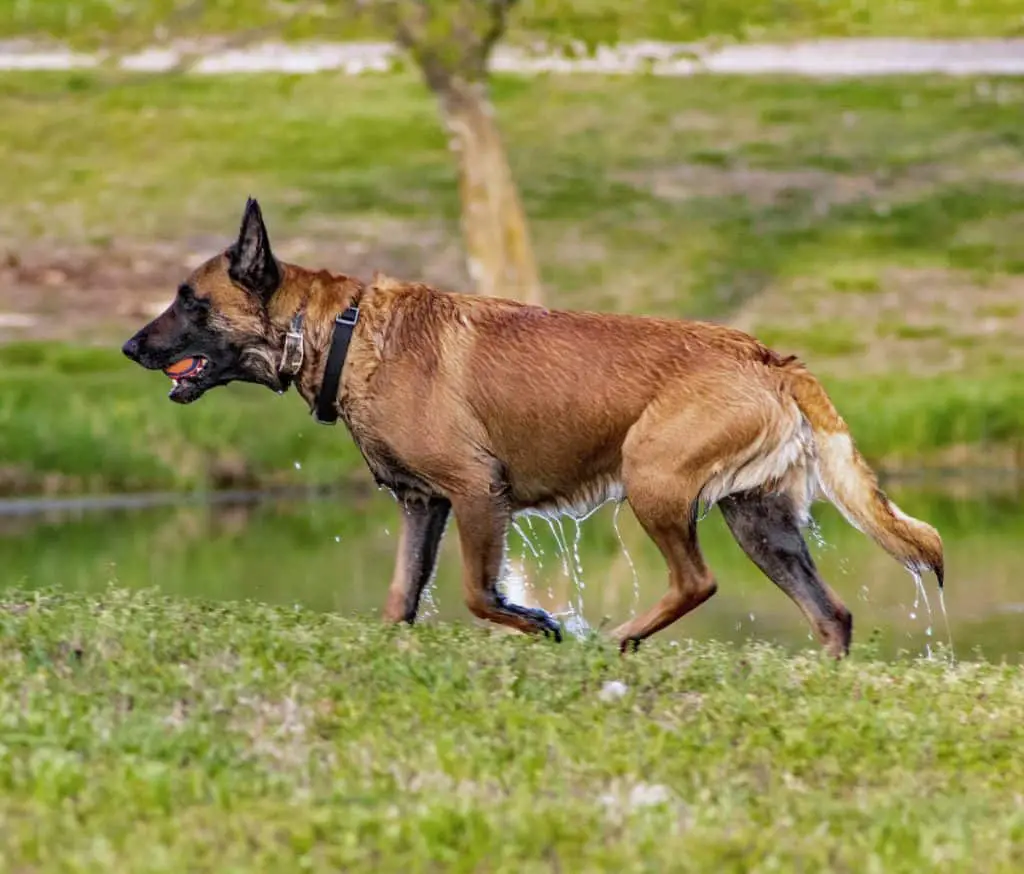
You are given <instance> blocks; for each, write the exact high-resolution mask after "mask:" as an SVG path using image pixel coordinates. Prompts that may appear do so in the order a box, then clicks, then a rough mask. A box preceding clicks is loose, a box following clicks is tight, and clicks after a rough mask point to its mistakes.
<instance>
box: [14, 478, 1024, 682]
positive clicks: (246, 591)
mask: <svg viewBox="0 0 1024 874" xmlns="http://www.w3.org/2000/svg"><path fill="white" fill-rule="evenodd" d="M886 488H887V491H888V492H889V494H890V495H891V496H892V497H893V498H894V499H895V500H896V501H897V502H898V503H899V504H900V505H901V507H902V508H903V509H904V510H906V512H908V513H911V514H912V515H915V516H918V517H919V518H922V519H926V520H928V521H930V522H931V523H932V524H934V525H936V527H938V528H939V531H940V532H941V534H942V536H943V539H944V541H945V546H946V562H947V571H946V592H945V607H946V611H947V612H948V620H949V622H948V632H947V625H946V622H945V620H944V617H943V614H942V609H941V605H940V602H939V598H938V593H937V590H936V585H935V580H934V578H933V577H932V578H926V579H925V581H924V584H925V587H926V594H927V596H928V600H927V603H926V602H925V600H924V598H922V597H920V595H919V594H918V591H917V589H916V587H915V584H914V581H913V579H912V577H911V576H910V575H909V574H908V573H907V572H906V571H905V570H904V569H903V568H902V567H901V566H900V565H899V564H897V563H896V562H895V561H893V560H892V559H891V558H890V557H889V556H888V555H886V554H885V553H884V552H882V550H881V549H880V548H878V547H877V546H875V545H874V543H872V542H871V541H869V540H868V539H867V538H866V537H864V536H863V535H861V534H860V533H859V532H857V531H855V530H854V529H852V528H851V527H849V526H848V525H847V524H846V523H845V522H844V521H843V520H842V519H841V518H840V517H839V515H838V514H837V513H836V512H835V511H834V510H833V509H832V508H831V507H830V506H828V505H826V504H823V503H820V504H816V505H815V509H814V514H815V517H816V520H817V523H818V531H817V536H813V535H812V536H809V541H810V543H811V549H812V552H813V554H814V556H815V559H816V561H817V562H818V565H819V568H820V569H821V571H822V575H823V576H824V578H825V579H826V580H828V581H829V583H830V584H831V585H832V586H833V587H834V588H835V589H836V591H837V592H839V594H840V595H841V597H842V598H843V599H844V601H845V602H846V604H847V606H848V607H849V608H850V609H851V610H852V611H853V614H854V646H855V647H857V646H858V645H860V646H864V645H865V644H866V643H868V642H869V641H870V642H871V643H872V645H874V646H876V647H877V648H878V651H879V653H880V654H881V655H884V656H886V657H892V656H896V655H898V654H900V653H901V652H903V653H908V654H911V655H918V654H927V653H928V652H929V651H931V652H932V653H940V652H941V648H942V646H943V645H947V644H948V642H949V639H950V638H951V639H952V643H953V652H954V653H955V656H956V657H957V658H958V659H961V660H965V659H987V660H995V661H1002V660H1005V661H1007V662H1013V663H1021V662H1024V580H1022V574H1021V571H1022V566H1024V561H1022V556H1021V553H1022V547H1024V484H1022V483H1021V482H1020V481H1019V480H1017V481H1016V482H1002V483H1000V484H999V488H995V487H989V486H987V485H985V484H981V485H978V484H977V483H973V482H967V483H966V484H965V483H963V482H957V483H954V484H953V485H952V486H950V485H949V484H948V483H941V484H935V483H922V482H906V481H904V482H902V483H895V484H894V483H888V484H887V486H886ZM122 503H123V502H119V501H117V500H113V501H111V502H109V504H110V505H109V506H102V505H101V506H99V507H93V508H90V507H88V502H86V503H85V504H83V505H82V506H80V507H77V508H76V507H72V508H70V509H69V508H67V507H63V508H62V507H61V506H60V505H59V504H53V505H51V506H49V508H47V509H45V510H44V511H42V512H37V511H36V510H37V508H35V507H31V506H26V505H24V504H17V503H14V504H7V505H5V506H3V507H0V563H2V566H3V568H4V569H5V574H4V584H6V585H9V586H19V587H30V588H32V587H60V588H63V589H66V590H77V591H101V590H103V589H104V588H105V587H106V586H107V585H108V584H109V583H111V582H116V583H117V584H118V585H121V586H127V587H158V588H159V589H160V590H162V591H163V592H165V593H167V594H171V595H177V596H185V597H203V598H215V599H231V600H235V599H254V600H260V601H266V602H271V603H280V604H293V603H295V604H301V605H303V606H304V607H307V608H310V609H315V610H328V611H337V612H339V613H343V614H346V615H357V614H359V615H367V616H371V617H372V616H379V613H380V609H381V607H382V606H383V603H384V598H385V593H386V589H387V585H388V582H389V579H390V575H391V565H392V561H393V552H394V549H395V544H396V539H397V526H398V510H397V508H396V507H395V505H394V503H393V502H392V500H391V498H390V496H389V495H387V493H383V492H377V491H375V490H372V489H371V490H367V489H356V488H353V489H351V490H347V491H343V492H335V493H333V494H329V495H326V496H323V495H321V496H317V497H308V496H299V497H296V496H291V497H275V498H273V499H264V500H242V499H238V500H226V501H220V502H199V501H193V502H191V503H180V502H179V503H177V504H161V503H160V502H159V501H156V500H153V501H150V500H146V499H136V500H134V501H133V502H130V503H128V504H127V505H122V506H119V504H122ZM13 511H17V512H13ZM519 527H520V528H521V529H522V531H523V532H524V533H525V535H526V536H527V538H528V539H529V540H530V541H531V543H530V544H528V543H526V542H525V541H524V538H523V537H521V536H520V534H519V533H518V532H516V531H512V532H511V533H510V536H509V549H508V556H509V559H510V573H509V575H508V578H507V580H508V581H507V584H508V587H509V592H510V595H511V597H513V599H514V600H517V601H519V602H524V601H525V602H528V603H530V604H536V605H539V606H542V607H544V608H546V609H548V610H551V611H552V612H554V613H556V614H562V619H563V622H566V623H568V625H569V627H590V628H597V627H600V626H601V625H602V623H607V625H608V626H612V625H614V624H618V623H619V622H621V621H623V620H624V619H625V618H628V617H629V616H630V615H631V613H632V612H633V611H634V610H635V609H636V608H637V605H639V608H640V609H641V610H643V609H646V608H647V607H648V606H650V605H651V604H653V603H654V602H655V601H656V600H657V599H658V598H659V597H660V596H661V595H662V593H663V592H664V589H665V585H666V572H665V568H664V565H663V563H662V560H661V556H660V554H659V553H658V552H657V550H656V548H655V547H654V546H653V544H652V543H650V542H649V541H648V540H647V538H646V536H645V535H644V533H643V532H642V530H641V529H640V527H639V525H638V524H637V523H636V521H635V519H634V518H633V516H632V514H631V513H630V511H629V508H628V506H626V505H623V506H622V507H621V508H620V512H618V513H616V507H615V506H613V505H609V506H606V507H604V508H602V509H601V510H600V511H598V512H597V513H596V514H595V515H594V516H592V517H591V518H590V519H588V520H587V521H586V522H584V523H583V524H582V525H581V526H580V527H579V531H578V532H577V526H576V523H575V522H573V521H572V520H568V519H566V520H564V521H563V522H562V524H561V526H558V525H557V523H556V525H555V526H554V528H552V527H551V526H549V525H548V523H547V522H545V521H538V520H533V522H532V531H531V530H530V527H529V526H527V524H526V523H525V521H523V522H520V526H519ZM700 533H701V543H702V546H703V550H704V554H705V557H706V558H707V560H708V563H709V565H710V566H711V568H712V569H713V571H714V572H715V574H716V576H717V578H718V582H719V589H718V594H717V595H716V596H715V597H714V598H712V599H711V601H709V602H707V603H706V604H704V605H703V606H702V607H700V608H699V609H698V610H697V611H695V612H694V613H692V614H690V615H689V616H686V617H684V618H683V619H681V620H680V621H679V622H677V623H676V624H675V625H673V626H671V627H670V628H668V629H666V630H665V631H663V632H661V633H659V634H658V635H657V636H656V637H655V638H653V639H652V642H651V645H655V643H654V642H655V641H657V642H658V643H657V644H656V645H658V646H666V645H671V642H672V641H673V640H680V639H685V638H687V637H689V638H694V639H711V638H714V639H719V640H732V641H743V640H747V639H755V640H759V641H765V642H769V643H774V644H778V645H782V646H785V647H787V648H789V649H792V650H798V649H801V648H806V647H811V646H816V644H813V643H812V641H811V640H810V638H809V630H808V627H807V626H806V625H805V623H804V620H803V618H802V616H801V615H800V613H799V612H798V610H797V608H796V607H795V605H793V604H792V603H791V602H790V601H789V600H788V598H786V596H785V595H783V594H782V593H781V592H780V591H779V590H778V589H776V588H775V586H773V585H772V584H771V583H770V582H769V581H768V580H767V579H766V578H764V577H763V576H761V574H760V572H759V571H758V570H757V569H756V568H755V567H754V566H753V565H752V564H751V563H750V562H749V560H748V559H747V558H746V556H745V555H744V554H743V553H742V552H741V551H740V549H739V547H738V546H737V545H736V544H735V542H734V541H733V540H732V539H731V537H730V536H729V533H728V531H727V529H726V527H725V524H724V522H723V521H722V518H721V515H720V513H719V512H718V511H717V510H715V511H713V512H712V513H711V515H710V516H708V518H707V519H705V520H704V521H702V522H701V524H700ZM560 543H561V544H564V549H560V548H559V545H560ZM457 547H458V544H457V536H456V531H455V524H454V523H452V524H451V525H450V526H449V529H448V533H447V536H446V538H445V543H444V547H443V549H442V555H441V560H440V565H439V569H438V574H437V578H436V582H435V585H434V587H433V589H432V592H431V596H430V598H429V601H428V603H427V604H426V605H425V607H424V611H423V620H422V621H424V622H439V621H445V622H447V621H454V622H475V621H476V620H474V619H473V618H472V617H471V616H470V614H469V613H468V611H467V610H466V608H465V607H464V605H463V603H462V597H461V584H460V580H459V562H458V548H457ZM580 617H582V621H581V619H580ZM584 623H585V626H584Z"/></svg>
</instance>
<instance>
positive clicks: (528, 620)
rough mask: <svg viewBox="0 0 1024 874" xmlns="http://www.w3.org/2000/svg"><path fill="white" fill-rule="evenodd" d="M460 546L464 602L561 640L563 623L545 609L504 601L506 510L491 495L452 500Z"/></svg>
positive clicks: (485, 615) (482, 614)
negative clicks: (500, 588)
mask: <svg viewBox="0 0 1024 874" xmlns="http://www.w3.org/2000/svg"><path fill="white" fill-rule="evenodd" d="M452 506H453V507H454V509H455V520H456V522H457V523H458V526H459V543H460V545H461V547H462V584H463V590H464V594H465V598H466V606H467V607H469V610H470V612H471V613H472V614H473V615H474V616H477V617H479V618H480V619H487V620H489V621H491V622H497V623H498V624H499V625H509V626H511V627H512V628H517V629H518V630H519V631H524V632H528V633H532V634H544V635H545V636H548V635H550V636H552V637H554V639H555V641H556V642H559V643H560V642H561V640H562V627H561V625H559V624H558V622H556V621H555V620H554V619H553V618H552V617H551V616H550V615H549V614H548V613H547V612H545V611H544V610H540V609H536V608H533V607H521V606H520V605H518V604H512V603H510V602H509V601H507V600H506V599H505V597H504V595H502V594H501V593H500V592H499V591H498V588H497V585H498V578H499V576H500V574H501V563H502V558H503V557H504V551H505V535H506V533H507V529H508V523H509V513H508V510H507V509H506V508H505V507H503V506H502V504H501V501H500V499H498V498H495V497H494V496H492V495H485V496H481V497H461V498H458V499H453V500H452Z"/></svg>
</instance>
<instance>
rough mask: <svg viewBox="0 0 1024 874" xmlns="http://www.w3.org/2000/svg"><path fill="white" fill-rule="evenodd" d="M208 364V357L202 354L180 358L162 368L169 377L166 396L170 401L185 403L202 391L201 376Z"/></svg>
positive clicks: (192, 399)
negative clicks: (169, 388) (168, 387)
mask: <svg viewBox="0 0 1024 874" xmlns="http://www.w3.org/2000/svg"><path fill="white" fill-rule="evenodd" d="M209 366H210V359H209V358H206V357H204V356H202V355H194V356H189V357H188V358H181V359H179V360H178V361H175V362H174V364H171V365H169V366H167V367H165V368H164V373H165V374H167V376H168V377H170V379H171V383H172V385H171V390H170V392H169V393H168V395H167V396H168V397H169V398H170V399H171V400H172V401H177V402H178V403H182V404H187V403H189V402H191V401H194V400H195V399H196V398H198V397H199V395H201V394H202V393H203V390H204V386H203V376H204V374H205V373H206V372H207V370H208V368H209Z"/></svg>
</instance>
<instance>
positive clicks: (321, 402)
mask: <svg viewBox="0 0 1024 874" xmlns="http://www.w3.org/2000/svg"><path fill="white" fill-rule="evenodd" d="M358 321H359V307H357V306H350V307H348V308H346V309H345V311H344V312H341V313H339V314H338V315H337V316H336V317H335V319H334V334H333V335H332V336H331V348H330V351H329V352H328V353H327V364H326V365H325V366H324V378H323V382H321V383H320V391H318V392H317V394H316V404H315V406H314V407H313V418H315V419H316V420H317V422H319V423H320V424H321V425H333V424H335V423H336V422H337V421H338V387H339V385H340V384H341V370H342V368H343V367H344V366H345V355H346V354H347V353H348V345H349V343H351V342H352V332H353V331H354V330H355V327H356V322H358Z"/></svg>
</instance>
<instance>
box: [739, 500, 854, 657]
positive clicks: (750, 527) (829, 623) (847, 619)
mask: <svg viewBox="0 0 1024 874" xmlns="http://www.w3.org/2000/svg"><path fill="white" fill-rule="evenodd" d="M719 507H720V508H721V510H722V515H723V516H724V517H725V521H726V524H727V525H728V526H729V530H730V531H731V532H732V535H733V537H735V538H736V542H737V543H739V545H740V546H741V547H742V549H743V551H744V552H745V553H746V554H747V555H748V556H749V557H750V560H751V561H753V562H754V564H756V565H757V566H758V567H759V568H760V569H761V571H762V572H763V573H764V575H765V576H767V577H768V578H769V579H770V580H771V581H772V582H773V583H775V585H777V586H778V587H779V588H780V589H782V591H783V592H785V593H786V594H787V595H789V597H790V598H792V599H793V601H794V602H795V603H796V605H797V606H798V607H799V608H800V610H801V611H802V612H803V614H804V615H805V616H806V617H807V620H808V622H810V624H811V628H813V629H814V632H815V633H816V634H817V636H818V638H819V640H820V641H821V642H822V644H823V645H824V646H825V648H826V650H827V651H828V652H829V653H830V654H831V655H833V656H835V657H836V658H840V657H842V656H844V655H846V654H847V653H848V652H849V649H850V637H851V635H852V632H853V617H852V615H851V614H850V611H849V610H848V609H847V608H846V606H845V605H844V604H843V602H842V601H841V600H840V599H839V597H838V596H837V595H836V594H835V593H834V592H833V591H832V590H831V589H830V588H829V587H828V585H827V584H826V583H825V582H824V581H823V580H822V579H821V577H820V576H819V575H818V570H817V568H816V567H815V565H814V560H813V559H812V558H811V554H810V551H809V550H808V549H807V542H806V541H805V540H804V537H803V534H802V533H801V531H800V524H799V516H798V513H797V509H796V507H795V505H794V500H793V498H792V497H791V496H790V495H788V494H786V493H785V492H774V493H762V492H759V491H750V492H744V493H741V494H734V495H730V496H729V497H727V498H723V499H722V500H721V501H720V502H719Z"/></svg>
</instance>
